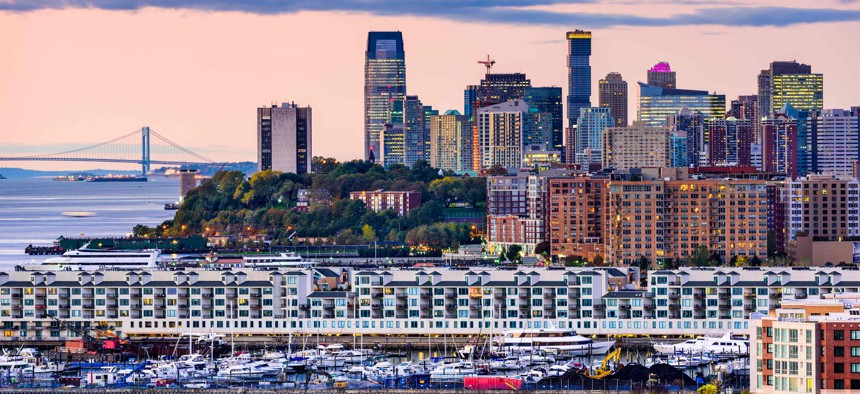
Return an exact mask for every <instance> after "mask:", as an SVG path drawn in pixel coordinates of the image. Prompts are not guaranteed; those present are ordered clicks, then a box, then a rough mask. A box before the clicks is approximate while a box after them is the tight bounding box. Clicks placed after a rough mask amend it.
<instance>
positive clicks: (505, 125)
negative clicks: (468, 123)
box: [477, 100, 529, 168]
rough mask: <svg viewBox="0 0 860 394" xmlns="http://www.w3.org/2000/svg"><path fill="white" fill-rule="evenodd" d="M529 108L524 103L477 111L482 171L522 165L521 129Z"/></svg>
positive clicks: (519, 101)
mask: <svg viewBox="0 0 860 394" xmlns="http://www.w3.org/2000/svg"><path fill="white" fill-rule="evenodd" d="M528 110H529V107H528V104H526V102H525V101H523V100H513V101H508V102H506V103H501V104H496V105H491V106H489V107H484V108H480V109H478V116H477V123H478V135H479V147H480V157H481V168H490V167H492V166H501V167H504V168H519V167H520V166H521V165H522V146H523V139H522V138H523V128H524V118H525V114H527V113H528Z"/></svg>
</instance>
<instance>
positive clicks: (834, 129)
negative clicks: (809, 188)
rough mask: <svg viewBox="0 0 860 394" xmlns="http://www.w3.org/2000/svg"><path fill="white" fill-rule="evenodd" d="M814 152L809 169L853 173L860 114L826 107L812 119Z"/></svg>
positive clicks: (811, 130) (830, 172)
mask: <svg viewBox="0 0 860 394" xmlns="http://www.w3.org/2000/svg"><path fill="white" fill-rule="evenodd" d="M808 127H809V129H810V137H811V140H812V155H811V157H810V158H809V159H810V161H811V165H809V171H810V173H822V174H830V175H852V174H853V171H852V170H853V164H854V162H855V161H858V152H860V150H858V149H860V146H858V133H860V129H858V118H857V117H856V116H852V115H851V112H850V111H846V110H843V109H825V110H822V111H819V112H818V113H815V114H813V115H812V117H811V119H810V120H809V124H808Z"/></svg>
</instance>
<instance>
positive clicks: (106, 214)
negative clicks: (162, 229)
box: [0, 177, 179, 269]
mask: <svg viewBox="0 0 860 394" xmlns="http://www.w3.org/2000/svg"><path fill="white" fill-rule="evenodd" d="M178 197H179V180H178V179H168V178H162V177H150V178H149V182H127V183H123V182H56V181H53V180H52V179H50V178H27V179H5V180H0V269H4V268H9V267H11V266H14V265H16V264H23V263H29V262H37V263H40V262H42V261H43V260H44V259H45V258H46V257H45V256H28V255H26V254H24V248H25V247H26V246H27V245H30V244H33V245H42V246H50V245H51V244H52V243H53V242H54V240H56V239H57V238H58V237H59V236H61V235H63V236H67V237H68V236H76V237H77V236H81V235H85V236H99V237H105V236H126V235H128V234H129V233H131V230H132V227H134V226H135V225H136V224H145V225H148V226H154V225H158V224H160V223H161V222H163V221H165V220H168V219H172V218H173V214H174V212H175V211H165V210H164V204H165V203H169V202H176V200H177V199H178ZM68 211H83V212H93V213H94V214H95V216H92V217H77V218H76V217H68V216H63V214H62V213H63V212H68Z"/></svg>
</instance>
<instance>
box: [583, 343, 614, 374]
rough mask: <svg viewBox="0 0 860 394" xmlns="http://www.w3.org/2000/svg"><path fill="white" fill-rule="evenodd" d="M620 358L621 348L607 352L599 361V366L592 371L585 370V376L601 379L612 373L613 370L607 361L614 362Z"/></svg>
mask: <svg viewBox="0 0 860 394" xmlns="http://www.w3.org/2000/svg"><path fill="white" fill-rule="evenodd" d="M620 358H621V348H616V349H615V350H613V351H611V352H609V354H607V355H606V357H604V358H603V362H602V363H600V367H597V368H595V369H594V372H593V373H592V372H591V371H586V372H585V376H587V377H589V378H592V379H603V378H605V377H607V376H609V375H612V373H613V372H614V371H613V370H612V368H610V367H609V365H608V364H609V362H610V361H612V362H614V363H618V360H619V359H620Z"/></svg>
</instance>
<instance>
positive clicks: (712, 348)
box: [653, 333, 750, 355]
mask: <svg viewBox="0 0 860 394" xmlns="http://www.w3.org/2000/svg"><path fill="white" fill-rule="evenodd" d="M653 346H654V350H656V351H657V352H658V353H663V354H674V353H683V354H691V355H694V354H705V353H707V354H713V355H731V354H734V355H744V354H749V351H750V345H749V342H747V341H746V340H743V339H734V338H732V334H731V333H726V334H724V335H723V336H721V337H698V338H696V339H690V340H687V341H684V342H681V343H657V344H654V345H653Z"/></svg>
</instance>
